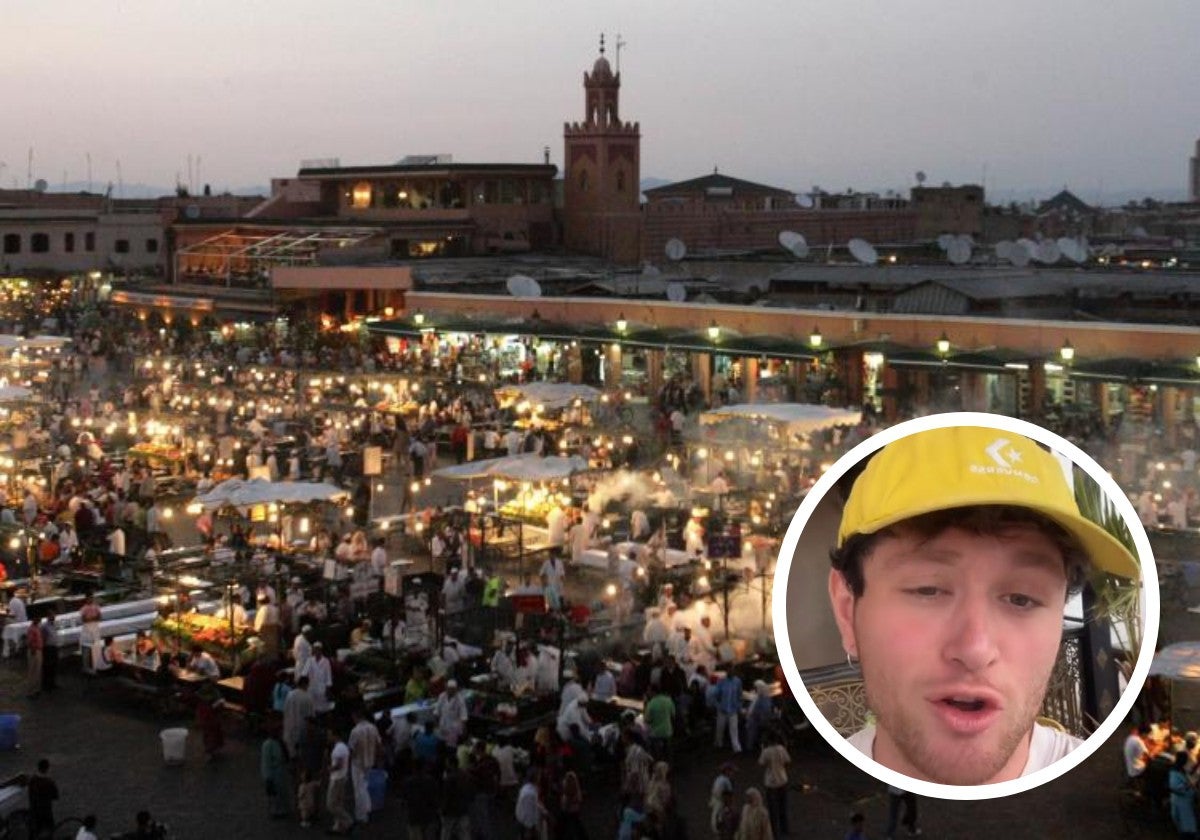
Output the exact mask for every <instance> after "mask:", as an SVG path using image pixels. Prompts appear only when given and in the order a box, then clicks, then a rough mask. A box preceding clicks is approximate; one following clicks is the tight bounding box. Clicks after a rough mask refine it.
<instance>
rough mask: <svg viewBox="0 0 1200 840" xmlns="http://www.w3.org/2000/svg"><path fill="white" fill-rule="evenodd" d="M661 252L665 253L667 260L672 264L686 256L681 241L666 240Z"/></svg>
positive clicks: (684, 247)
mask: <svg viewBox="0 0 1200 840" xmlns="http://www.w3.org/2000/svg"><path fill="white" fill-rule="evenodd" d="M663 250H665V251H666V252H667V259H669V260H671V261H672V262H679V261H680V260H681V259H683V258H684V256H686V255H687V246H686V245H684V244H683V240H682V239H668V240H667V246H666V248H664V249H663Z"/></svg>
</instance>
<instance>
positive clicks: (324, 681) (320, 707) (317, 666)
mask: <svg viewBox="0 0 1200 840" xmlns="http://www.w3.org/2000/svg"><path fill="white" fill-rule="evenodd" d="M296 675H297V676H298V677H308V687H309V692H310V693H311V694H312V698H313V709H314V710H315V711H316V713H317V714H319V715H320V714H324V713H325V712H328V711H329V710H330V709H332V708H333V699H332V698H331V697H330V694H332V689H333V668H332V666H331V665H330V664H329V657H327V656H326V655H325V646H324V645H323V644H321V643H320V642H315V643H314V644H313V646H312V656H311V657H309V660H308V662H306V663H305V665H304V670H303V671H300V670H297V671H296Z"/></svg>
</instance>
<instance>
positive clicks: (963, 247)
mask: <svg viewBox="0 0 1200 840" xmlns="http://www.w3.org/2000/svg"><path fill="white" fill-rule="evenodd" d="M946 259H948V260H950V262H952V263H954V264H955V265H965V264H967V263H969V262H970V261H971V246H970V245H969V244H968V243H966V242H964V241H962V240H961V239H958V238H955V239H954V241H952V242H951V243H950V247H949V248H947V249H946Z"/></svg>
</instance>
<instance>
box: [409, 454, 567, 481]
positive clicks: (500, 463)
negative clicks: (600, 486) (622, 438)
mask: <svg viewBox="0 0 1200 840" xmlns="http://www.w3.org/2000/svg"><path fill="white" fill-rule="evenodd" d="M587 468H588V462H587V460H586V459H584V458H581V457H579V456H578V455H571V456H563V455H548V456H546V457H543V456H541V455H538V454H536V453H533V452H526V453H524V454H521V455H508V456H505V457H503V458H489V459H487V460H486V461H471V462H468V463H466V464H458V465H456V466H452V467H443V468H442V469H440V470H435V471H434V473H433V474H434V475H436V476H438V477H440V478H449V479H454V480H457V481H471V480H472V479H477V478H505V479H508V480H509V481H555V480H558V479H563V478H568V477H569V476H571V475H573V474H574V473H577V472H583V471H584V470H586V469H587Z"/></svg>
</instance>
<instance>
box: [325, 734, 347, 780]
mask: <svg viewBox="0 0 1200 840" xmlns="http://www.w3.org/2000/svg"><path fill="white" fill-rule="evenodd" d="M349 772H350V748H349V747H348V746H346V742H345V741H338V742H337V743H336V744H334V745H333V751H332V752H330V753H329V781H331V782H335V781H338V780H339V779H344V778H346V774H347V773H349Z"/></svg>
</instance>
